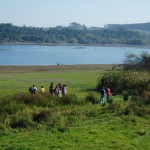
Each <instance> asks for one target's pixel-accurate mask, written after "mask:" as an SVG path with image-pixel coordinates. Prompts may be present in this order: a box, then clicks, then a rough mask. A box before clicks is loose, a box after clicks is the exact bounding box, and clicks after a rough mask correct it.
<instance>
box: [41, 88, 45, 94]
mask: <svg viewBox="0 0 150 150" xmlns="http://www.w3.org/2000/svg"><path fill="white" fill-rule="evenodd" d="M41 93H42V94H44V93H45V89H44V87H43V86H41Z"/></svg>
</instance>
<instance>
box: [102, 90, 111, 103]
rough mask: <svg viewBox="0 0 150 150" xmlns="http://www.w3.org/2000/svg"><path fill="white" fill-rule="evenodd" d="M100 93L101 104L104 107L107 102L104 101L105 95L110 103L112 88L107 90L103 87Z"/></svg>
mask: <svg viewBox="0 0 150 150" xmlns="http://www.w3.org/2000/svg"><path fill="white" fill-rule="evenodd" d="M100 93H101V97H100V103H101V104H102V105H104V104H105V100H104V98H105V95H106V96H107V97H106V101H107V103H110V96H111V90H110V88H107V89H106V90H105V88H104V87H102V88H101V89H100Z"/></svg>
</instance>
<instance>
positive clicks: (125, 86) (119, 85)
mask: <svg viewBox="0 0 150 150" xmlns="http://www.w3.org/2000/svg"><path fill="white" fill-rule="evenodd" d="M149 83H150V73H149V72H140V71H139V72H135V71H119V72H112V73H105V74H104V75H103V77H102V78H100V80H99V81H98V85H97V89H99V88H100V87H101V86H103V87H109V88H110V89H111V91H112V92H113V93H114V94H115V93H122V91H130V94H132V95H140V94H141V92H142V91H144V90H146V89H148V88H149Z"/></svg>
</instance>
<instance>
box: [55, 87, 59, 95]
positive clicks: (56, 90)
mask: <svg viewBox="0 0 150 150" xmlns="http://www.w3.org/2000/svg"><path fill="white" fill-rule="evenodd" d="M54 94H55V95H56V96H58V95H59V87H58V86H56V87H55V89H54Z"/></svg>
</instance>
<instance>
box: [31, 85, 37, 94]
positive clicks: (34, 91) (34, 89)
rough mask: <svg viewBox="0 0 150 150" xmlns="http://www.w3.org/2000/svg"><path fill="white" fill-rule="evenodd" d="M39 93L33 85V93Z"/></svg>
mask: <svg viewBox="0 0 150 150" xmlns="http://www.w3.org/2000/svg"><path fill="white" fill-rule="evenodd" d="M36 92H37V87H36V86H35V85H33V89H32V93H34V94H35V93H36Z"/></svg>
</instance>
